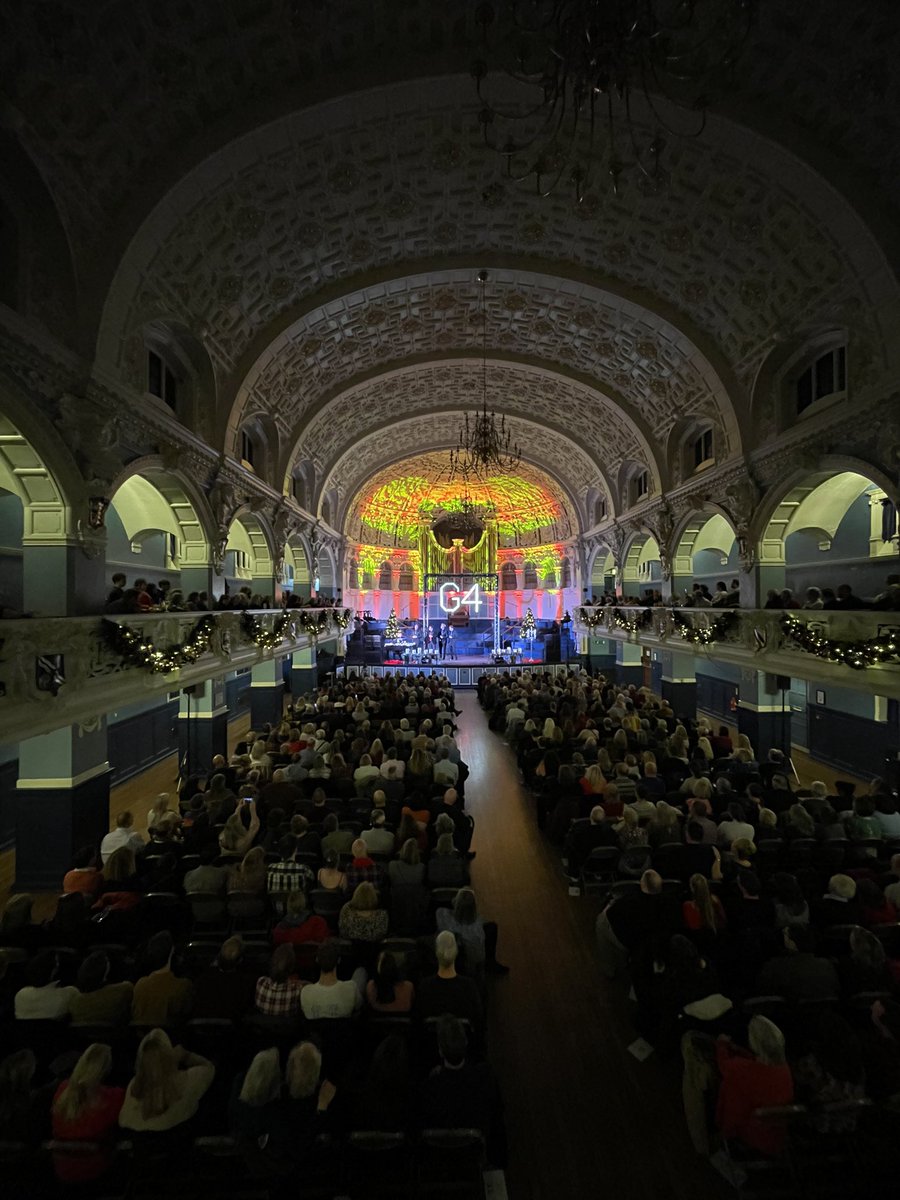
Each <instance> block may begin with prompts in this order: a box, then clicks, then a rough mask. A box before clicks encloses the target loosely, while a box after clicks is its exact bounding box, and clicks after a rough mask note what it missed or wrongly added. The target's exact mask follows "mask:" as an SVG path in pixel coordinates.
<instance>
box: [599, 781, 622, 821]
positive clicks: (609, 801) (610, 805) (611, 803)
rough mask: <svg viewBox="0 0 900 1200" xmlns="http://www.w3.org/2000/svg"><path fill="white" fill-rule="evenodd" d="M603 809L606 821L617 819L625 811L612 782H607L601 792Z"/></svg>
mask: <svg viewBox="0 0 900 1200" xmlns="http://www.w3.org/2000/svg"><path fill="white" fill-rule="evenodd" d="M601 803H602V805H603V811H604V812H605V813H606V819H607V821H613V820H616V821H617V820H619V819H620V818H621V816H622V813H623V812H624V811H625V805H624V803H623V802H622V800H621V799H620V798H619V789H618V788H617V787H616V785H615V784H614V783H608V784H607V785H606V788H605V789H604V792H603V800H602V801H601Z"/></svg>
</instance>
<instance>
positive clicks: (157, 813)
mask: <svg viewBox="0 0 900 1200" xmlns="http://www.w3.org/2000/svg"><path fill="white" fill-rule="evenodd" d="M168 814H171V815H173V816H177V815H178V814H177V813H174V812H173V810H172V809H170V808H169V793H168V792H160V793H159V795H158V796H157V797H156V799H155V800H154V801H153V805H152V807H151V808H149V809H148V810H147V828H148V829H153V828H154V826H156V825H158V824H159V823H160V821H161V820H162V819H163V817H165V816H166V815H168Z"/></svg>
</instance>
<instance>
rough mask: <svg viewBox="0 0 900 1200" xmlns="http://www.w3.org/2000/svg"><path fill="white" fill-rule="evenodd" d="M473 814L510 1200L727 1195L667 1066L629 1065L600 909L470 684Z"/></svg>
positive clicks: (466, 719)
mask: <svg viewBox="0 0 900 1200" xmlns="http://www.w3.org/2000/svg"><path fill="white" fill-rule="evenodd" d="M456 697H457V707H459V708H461V709H462V710H463V712H462V716H461V717H460V718H459V733H458V742H459V746H460V751H461V753H462V757H463V759H464V760H465V761H466V762H467V763H468V765H469V769H470V772H471V774H470V777H469V779H468V781H467V783H466V809H467V811H468V812H471V814H472V815H473V817H474V818H475V823H476V824H475V840H474V842H473V848H474V849H475V850H476V851H477V857H476V859H475V861H474V862H473V864H472V884H473V887H474V888H475V890H476V893H477V896H478V909H479V912H480V913H481V914H482V916H483V917H484V918H485V919H486V920H495V921H497V923H498V925H499V927H500V936H499V943H498V950H497V956H498V958H499V959H500V961H501V962H504V963H507V964H508V965H509V967H510V974H509V975H508V976H506V977H502V978H492V979H491V980H490V981H489V989H490V992H489V1004H490V1012H489V1022H488V1040H489V1046H490V1056H491V1062H492V1065H493V1067H494V1069H495V1071H496V1073H497V1076H498V1078H499V1080H500V1086H501V1088H502V1091H503V1097H504V1102H505V1106H506V1123H507V1130H508V1135H509V1167H508V1169H507V1173H506V1178H507V1188H508V1192H509V1197H510V1200H555V1198H556V1197H569V1196H571V1197H593V1196H601V1195H603V1196H622V1197H625V1196H627V1197H628V1200H642V1198H644V1197H646V1200H651V1198H652V1200H669V1198H670V1197H671V1198H672V1200H707V1198H710V1200H713V1198H715V1200H718V1198H720V1197H725V1196H731V1195H733V1192H731V1191H730V1190H729V1189H728V1188H726V1187H725V1185H724V1184H720V1182H719V1180H718V1178H717V1177H716V1175H715V1174H714V1172H713V1171H712V1170H711V1168H710V1167H709V1166H708V1164H707V1163H705V1162H704V1161H703V1160H702V1159H700V1158H698V1157H697V1155H696V1154H695V1152H694V1150H693V1148H692V1146H691V1144H690V1141H689V1139H688V1135H687V1130H686V1128H685V1125H684V1118H683V1116H682V1112H681V1103H680V1090H679V1088H678V1085H677V1082H675V1070H674V1068H673V1067H671V1066H668V1067H667V1068H666V1069H664V1068H663V1067H662V1066H661V1064H660V1063H659V1062H658V1061H657V1060H656V1058H655V1057H654V1058H651V1059H650V1060H648V1061H647V1062H645V1063H638V1062H637V1061H636V1060H635V1059H634V1058H633V1057H632V1056H631V1055H630V1054H629V1053H628V1050H627V1047H628V1044H629V1043H630V1042H631V1041H632V1040H633V1038H634V1034H633V1032H632V1030H631V1026H630V1025H629V1023H628V1020H627V1008H626V1001H625V998H624V995H623V994H622V988H621V986H620V985H619V984H618V983H615V984H610V983H608V982H607V981H605V980H604V979H602V978H601V976H600V973H599V971H598V969H597V963H596V956H595V953H594V935H593V926H594V919H595V917H596V913H597V911H598V905H597V903H596V902H595V900H594V899H593V898H592V897H591V898H585V897H570V896H569V895H568V891H567V888H566V884H565V880H564V879H563V877H562V873H561V869H560V865H559V858H558V856H557V855H556V854H555V853H554V852H553V850H552V848H550V847H549V846H548V845H547V844H546V843H545V842H544V840H543V838H542V837H541V835H540V833H539V832H538V828H537V824H536V822H535V819H534V813H533V811H532V805H531V802H530V800H529V799H528V798H527V797H526V795H525V792H524V791H523V788H522V786H521V781H520V777H519V773H518V771H517V769H516V764H515V760H514V758H513V756H512V754H511V753H510V751H509V749H508V747H507V746H506V744H505V743H504V742H503V740H502V739H501V738H499V737H498V736H497V735H496V734H493V733H491V732H490V730H489V729H488V725H487V719H486V717H485V715H484V713H483V711H482V709H481V707H480V706H479V704H478V699H477V696H476V695H475V693H474V692H457V693H456Z"/></svg>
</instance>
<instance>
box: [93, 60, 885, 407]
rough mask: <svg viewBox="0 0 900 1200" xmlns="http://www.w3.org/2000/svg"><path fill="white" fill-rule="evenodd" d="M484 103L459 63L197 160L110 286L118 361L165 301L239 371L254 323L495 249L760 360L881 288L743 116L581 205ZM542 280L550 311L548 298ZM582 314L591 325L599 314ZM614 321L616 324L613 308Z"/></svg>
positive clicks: (320, 344) (289, 120) (386, 328)
mask: <svg viewBox="0 0 900 1200" xmlns="http://www.w3.org/2000/svg"><path fill="white" fill-rule="evenodd" d="M474 117H475V114H474V109H473V108H472V106H471V93H470V81H468V80H466V79H459V78H455V77H454V78H446V79H442V80H435V81H430V84H429V88H428V90H427V91H423V89H422V87H421V86H413V85H399V86H397V87H395V88H392V89H389V90H385V91H382V92H377V93H372V94H371V95H370V102H369V103H367V104H365V105H363V104H360V103H359V102H358V101H357V102H354V101H353V99H352V98H350V99H346V98H345V99H342V100H340V101H336V102H334V103H332V104H329V105H325V106H322V107H321V108H319V109H314V110H308V111H305V112H300V113H295V114H292V115H291V116H288V117H284V118H282V119H281V120H279V121H275V122H273V123H271V124H270V125H268V126H266V127H264V128H263V129H260V130H257V131H256V132H255V133H254V135H253V136H252V138H250V137H248V138H243V139H240V140H239V141H237V142H235V143H233V144H232V145H231V146H229V148H228V153H227V154H224V153H223V154H221V155H219V156H217V157H214V158H213V159H211V160H209V161H208V162H207V163H204V164H203V166H202V167H201V168H198V169H197V170H195V171H194V172H193V173H192V174H191V175H190V176H188V178H187V179H186V180H185V181H184V182H183V184H181V185H179V187H177V188H176V189H175V190H174V191H173V192H172V193H171V194H170V196H169V197H168V198H167V200H166V204H165V206H164V207H161V208H160V209H159V210H158V211H157V213H156V214H154V217H153V218H152V219H151V220H150V221H149V222H148V223H147V225H146V227H145V229H144V230H143V231H142V232H141V233H139V234H138V236H137V238H136V239H135V241H134V242H133V244H132V248H131V250H130V251H129V255H128V256H127V258H126V260H125V269H123V272H122V274H121V277H120V278H119V279H118V281H117V284H116V285H114V287H113V290H112V292H111V294H110V297H109V300H108V303H107V316H108V319H109V325H108V329H107V335H108V336H107V337H106V339H101V348H102V349H103V353H104V357H108V358H109V359H110V360H111V361H117V360H118V356H119V354H120V344H121V338H122V336H123V335H125V334H127V333H130V332H132V331H133V330H134V328H135V327H136V326H137V325H139V324H140V323H141V322H142V321H144V320H146V319H148V317H149V316H150V315H155V314H154V313H153V310H154V307H155V306H156V307H158V308H159V310H160V311H165V312H169V313H172V312H174V314H175V315H176V316H178V317H179V318H180V319H182V320H184V321H185V323H186V324H187V325H188V326H189V327H190V328H192V329H195V330H199V331H202V336H203V338H204V341H205V343H206V344H207V345H208V346H209V347H212V349H211V354H212V355H213V357H214V358H216V360H217V363H218V367H219V370H220V371H222V370H224V369H226V367H227V366H228V365H230V366H231V367H232V368H234V367H235V365H236V364H237V362H238V360H239V359H240V357H241V356H242V355H243V354H244V353H245V351H246V350H247V348H248V347H249V346H250V344H251V341H252V340H254V339H256V340H258V339H259V338H261V337H262V338H264V337H268V336H269V335H270V333H273V332H274V331H275V330H277V329H279V328H280V329H284V328H285V327H289V326H290V323H291V315H292V314H293V313H295V312H296V311H297V310H298V309H302V307H303V304H304V302H305V301H306V300H307V298H309V297H311V296H312V295H314V294H315V293H316V292H318V291H320V290H322V289H323V288H324V289H330V290H332V291H334V292H335V293H336V294H339V288H337V287H336V285H337V283H338V281H339V280H341V279H344V278H347V277H353V276H358V275H364V274H365V273H366V272H377V273H380V274H381V275H385V274H389V272H390V268H392V267H396V266H398V265H399V264H409V263H415V262H421V263H426V262H431V263H434V262H436V261H439V260H443V261H446V260H447V258H448V257H449V258H453V257H455V258H457V259H459V258H461V257H465V259H466V260H468V261H470V262H472V263H473V265H475V266H477V265H480V264H478V262H477V258H478V255H489V256H499V255H503V256H515V257H516V258H519V259H521V258H522V256H523V255H527V256H528V257H529V258H530V259H532V260H535V261H547V262H555V263H565V264H568V270H569V273H572V274H578V273H580V274H582V275H589V276H591V277H594V278H606V279H611V280H615V281H617V288H618V289H619V290H620V291H624V292H626V293H627V292H629V290H630V291H631V292H632V293H633V294H635V295H638V294H640V295H642V296H653V297H656V298H657V302H658V303H659V306H660V308H665V309H666V311H669V312H677V313H679V314H681V315H682V317H683V324H684V326H685V328H689V329H694V330H698V331H701V332H702V334H703V335H704V336H706V337H707V338H709V339H710V340H711V343H712V344H714V345H715V346H718V347H719V348H720V350H721V351H722V352H723V353H724V354H725V356H726V357H727V359H728V361H729V363H730V364H731V367H732V369H733V370H734V372H735V373H736V374H737V375H739V376H741V375H743V376H744V377H747V376H748V373H749V372H750V371H751V369H752V368H753V367H754V365H755V364H756V363H757V362H758V360H759V356H760V353H761V352H762V349H763V348H765V347H768V346H769V345H770V344H771V338H772V335H773V331H775V330H778V331H783V330H784V329H785V328H787V329H791V328H794V326H795V324H796V323H797V321H798V319H799V316H800V315H802V319H803V324H804V327H806V328H810V327H813V328H814V327H816V326H817V325H820V324H821V323H823V322H825V321H827V320H832V321H833V315H832V314H833V313H834V311H835V310H836V309H841V308H842V307H843V306H846V305H847V304H849V303H850V302H851V301H852V300H854V299H856V300H857V301H858V303H859V304H861V305H862V306H863V307H866V306H868V305H869V304H870V301H869V299H868V297H867V295H866V293H865V289H864V286H863V284H862V283H861V282H860V280H861V279H862V278H866V280H867V282H868V280H869V279H870V278H872V277H873V276H874V274H875V273H876V272H877V270H878V269H883V262H882V261H881V260H880V259H879V258H878V255H877V252H876V251H875V250H874V249H873V244H872V242H871V239H870V238H868V240H867V235H865V234H864V233H863V232H862V226H861V223H859V222H858V221H856V226H855V228H853V229H852V232H853V233H854V234H855V235H856V236H855V239H854V243H853V244H850V243H849V241H848V239H847V238H846V237H845V236H844V235H845V234H846V233H848V232H850V231H851V227H852V226H853V222H854V221H855V220H856V219H855V218H853V219H850V218H848V217H847V215H846V213H847V212H849V210H846V212H845V211H844V210H843V209H842V207H841V205H840V203H839V202H838V203H837V204H836V203H835V196H834V194H833V193H831V192H828V191H827V190H826V189H824V188H822V186H821V181H820V180H819V179H818V177H816V176H814V175H812V173H811V172H809V171H808V170H806V168H804V167H803V166H802V165H801V164H800V163H799V162H798V161H797V160H796V159H794V158H792V157H789V156H787V155H784V154H782V153H781V152H780V151H778V150H777V149H776V148H775V147H774V146H773V145H772V144H771V143H763V142H761V141H760V139H758V138H753V137H752V136H751V135H749V134H747V133H746V131H742V130H740V129H739V128H738V127H736V126H734V125H730V124H728V123H726V122H722V121H719V122H716V121H713V122H711V125H710V128H709V130H708V132H707V133H706V134H705V135H704V137H703V138H702V139H700V140H699V141H697V142H679V143H677V144H675V143H673V145H672V146H671V148H670V157H669V162H668V166H669V172H670V176H671V183H670V185H669V186H668V187H667V188H666V189H664V190H663V191H661V192H659V193H656V194H645V193H644V192H641V191H640V190H639V189H637V188H634V189H631V190H628V191H627V192H626V193H623V195H621V196H619V197H616V196H612V195H606V194H604V195H589V196H588V197H587V198H586V199H585V201H584V203H583V204H581V205H580V206H579V205H575V203H574V201H573V200H572V199H571V197H568V196H565V195H562V194H560V195H554V196H552V197H550V198H549V199H547V200H539V199H537V198H535V197H533V196H531V195H528V194H527V193H525V192H523V191H521V190H519V189H517V188H515V187H513V186H511V185H503V184H500V183H497V182H496V177H495V174H494V170H493V167H492V165H491V164H489V163H486V161H485V157H484V153H483V151H482V150H481V149H480V147H479V145H478V144H477V136H478V135H477V128H476V124H477V123H476V122H475V119H474ZM761 148H762V151H763V153H762V154H761V153H760V150H761ZM425 165H429V166H430V167H431V168H432V169H430V170H426V169H424V166H425ZM439 167H440V168H442V169H438V168H439ZM492 180H493V181H494V182H491V181H492ZM835 213H837V216H835ZM833 230H834V231H833ZM842 241H843V242H844V243H845V244H847V247H848V248H847V249H846V250H845V249H842ZM136 280H140V283H139V284H138V286H137V287H135V281H136ZM438 290H440V289H438ZM895 290H896V288H895ZM524 294H525V296H526V306H525V309H524V310H523V311H526V312H528V313H529V315H531V310H532V307H536V308H537V309H540V308H541V302H540V299H539V298H537V297H534V298H533V299H532V298H531V297H529V293H528V291H527V290H526V291H525V293H524ZM531 295H532V296H533V293H532V294H531ZM370 299H376V297H371V298H370ZM544 307H545V311H544V312H543V313H541V315H539V316H537V317H535V321H544V322H545V323H546V329H544V328H542V327H539V328H538V329H537V330H536V331H535V332H534V334H533V337H534V339H535V341H539V340H540V339H542V338H546V339H548V341H549V342H550V343H551V344H552V343H553V341H554V337H557V338H561V339H564V334H565V329H564V328H559V327H558V326H559V316H558V314H557V313H556V311H555V310H553V309H552V308H548V307H547V306H546V304H545V306H544ZM582 307H583V306H582ZM588 307H590V306H588ZM651 307H652V306H651ZM437 311H438V313H439V312H440V309H438V310H437ZM447 311H448V313H450V312H451V311H452V306H449V307H448V310H447ZM120 314H121V317H124V321H125V328H124V329H123V327H122V324H121V317H120ZM567 316H568V317H569V319H570V320H572V323H573V326H574V328H572V332H571V336H573V337H574V338H576V339H577V335H578V331H579V330H580V329H582V328H583V327H582V326H579V325H578V324H577V323H576V322H575V321H574V318H573V316H572V314H571V313H567ZM417 317H418V319H419V320H421V321H422V322H423V324H424V325H425V327H426V330H429V332H427V333H426V334H425V335H424V336H426V337H435V338H437V337H439V336H443V337H450V336H455V337H456V338H457V339H458V337H459V334H458V331H456V330H455V329H453V328H452V325H453V322H452V319H451V318H450V317H449V316H448V318H447V319H446V320H445V319H443V318H440V317H435V315H434V310H429V311H428V312H425V311H424V310H422V311H419V312H418V314H417V312H416V311H412V312H408V313H407V314H406V317H405V319H406V320H408V321H412V322H415V320H416V319H417ZM400 319H404V318H399V319H398V323H399V320H400ZM360 320H361V321H362V316H360ZM595 320H596V314H595ZM366 321H367V322H368V321H371V325H368V324H366V325H365V326H364V327H365V328H366V329H367V330H368V331H369V336H370V337H372V336H375V337H376V338H379V337H380V338H383V339H390V338H391V337H392V336H394V331H393V327H392V325H391V321H390V318H388V317H387V316H385V321H384V322H382V321H381V320H380V316H379V314H378V312H377V311H369V312H368V313H367V314H366ZM347 323H348V314H347V312H346V310H345V308H344V306H343V304H342V303H341V301H340V300H339V299H338V300H335V301H334V303H333V304H330V305H326V306H325V309H324V311H323V312H322V314H321V315H320V317H319V319H318V320H315V321H313V322H312V324H311V325H310V326H309V327H308V328H306V327H304V329H303V331H302V332H303V333H304V335H305V337H301V339H300V340H301V344H302V343H303V341H304V340H305V341H306V343H307V345H306V346H305V348H304V350H303V351H302V354H301V357H302V358H303V360H304V362H306V361H308V360H309V359H315V358H316V356H317V355H319V354H321V353H322V352H323V351H324V353H325V355H326V357H327V346H328V345H329V344H330V343H332V342H333V341H334V340H335V339H337V338H343V335H344V332H345V330H346V326H347ZM533 323H534V322H533ZM600 323H601V328H600V330H599V331H596V337H597V340H601V338H602V335H603V331H604V329H605V328H606V326H607V325H608V321H607V315H606V314H605V313H601V314H600ZM350 324H351V326H352V332H353V335H354V336H358V334H359V328H358V327H357V326H356V325H354V324H353V321H352V320H350ZM448 324H449V325H450V326H451V328H450V329H448V328H447V325H448ZM432 326H434V328H432ZM513 328H515V326H514V325H513ZM616 328H617V327H616V325H613V327H612V332H613V333H614V332H615V330H616ZM297 332H298V333H299V332H301V331H300V330H299V329H298V331H297ZM408 332H409V334H414V333H415V327H414V325H413V326H411V327H410V329H409V331H408ZM640 332H641V331H638V337H640ZM278 336H280V335H278ZM513 336H515V335H514V334H513ZM666 337H667V331H666V330H664V329H662V328H660V327H659V326H658V325H657V327H656V328H655V329H654V330H653V331H652V333H651V334H650V338H651V339H652V340H653V341H655V342H657V343H659V344H660V345H659V353H660V358H661V359H662V361H663V362H665V360H666V355H667V348H666V346H665V341H666ZM640 340H645V339H643V338H640ZM457 344H459V342H458V341H457ZM346 349H347V348H346V347H345V350H346ZM650 382H651V376H650V374H649V372H648V377H647V378H646V379H644V380H641V379H638V380H637V383H635V382H634V381H632V387H633V388H634V392H635V396H634V397H631V398H632V399H633V401H634V402H636V401H637V397H638V396H639V395H641V394H642V387H641V385H643V393H646V391H647V390H648V389H649V384H650ZM656 382H657V384H658V385H659V381H658V380H657V381H656Z"/></svg>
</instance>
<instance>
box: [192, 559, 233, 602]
mask: <svg viewBox="0 0 900 1200" xmlns="http://www.w3.org/2000/svg"><path fill="white" fill-rule="evenodd" d="M224 589H225V584H224V577H223V576H222V575H217V574H216V573H215V571H214V570H213V569H212V567H211V566H208V565H207V566H193V567H185V566H182V568H181V591H182V594H183V595H184V598H185V600H186V599H187V598H188V596H189V595H190V594H191V592H206V594H207V596H209V597H210V598H211V597H212V596H213V595H214V594H216V593H220V592H222V591H224Z"/></svg>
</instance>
